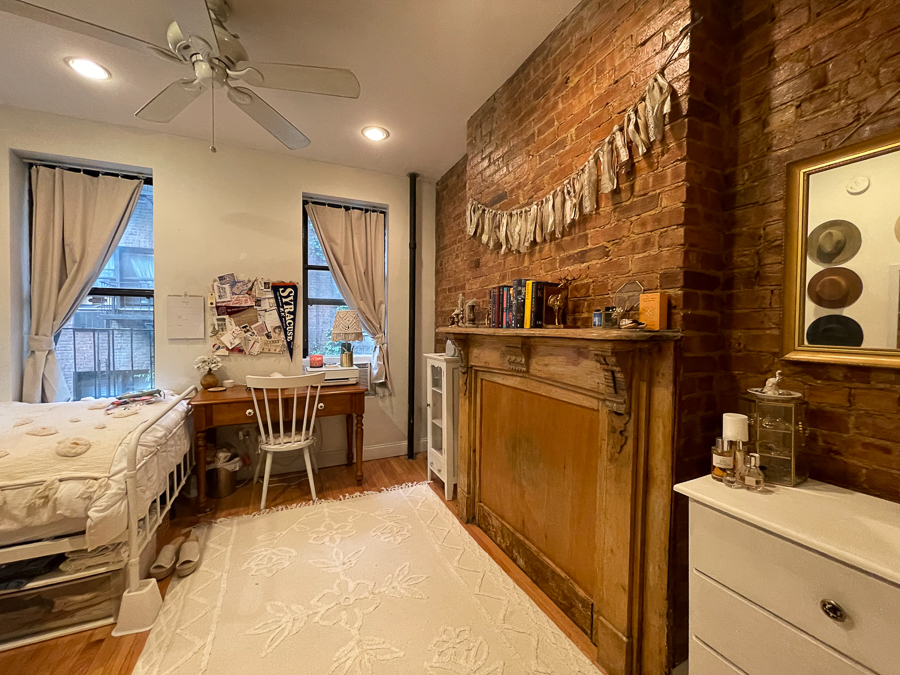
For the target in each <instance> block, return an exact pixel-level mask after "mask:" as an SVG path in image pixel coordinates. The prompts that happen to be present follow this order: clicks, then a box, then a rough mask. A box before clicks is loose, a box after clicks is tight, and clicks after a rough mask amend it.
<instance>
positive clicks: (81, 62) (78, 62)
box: [66, 57, 112, 80]
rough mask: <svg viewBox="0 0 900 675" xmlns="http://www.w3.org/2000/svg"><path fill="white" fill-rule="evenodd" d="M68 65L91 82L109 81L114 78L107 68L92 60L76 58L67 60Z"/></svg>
mask: <svg viewBox="0 0 900 675" xmlns="http://www.w3.org/2000/svg"><path fill="white" fill-rule="evenodd" d="M66 63H67V64H68V65H69V68H71V69H72V70H74V71H75V72H76V73H78V74H79V75H81V76H82V77H86V78H88V79H89V80H108V79H109V78H110V77H112V75H111V74H110V72H109V71H108V70H107V69H106V68H104V67H103V66H101V65H100V64H99V63H97V62H95V61H91V60H90V59H85V58H81V57H75V58H70V59H66Z"/></svg>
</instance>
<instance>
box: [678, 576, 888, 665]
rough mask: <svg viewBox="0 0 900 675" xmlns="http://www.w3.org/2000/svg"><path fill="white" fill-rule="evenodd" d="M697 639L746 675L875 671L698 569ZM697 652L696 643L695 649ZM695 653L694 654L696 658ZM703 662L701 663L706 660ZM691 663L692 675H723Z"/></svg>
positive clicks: (694, 596) (694, 597)
mask: <svg viewBox="0 0 900 675" xmlns="http://www.w3.org/2000/svg"><path fill="white" fill-rule="evenodd" d="M690 603H691V626H690V630H691V633H692V635H693V636H695V637H696V638H698V639H699V640H701V641H702V642H703V643H705V644H706V645H708V646H709V647H710V648H711V649H713V650H715V652H717V653H718V654H720V655H721V656H722V657H724V659H726V660H727V661H729V662H730V663H732V664H734V665H735V666H737V668H739V669H740V670H739V671H738V672H741V671H743V672H744V673H747V675H826V674H827V675H863V674H865V675H872V671H871V670H869V669H867V668H864V667H862V666H860V665H859V664H857V663H854V662H853V661H851V660H850V659H848V658H846V657H845V656H843V655H842V654H839V653H838V652H836V651H835V650H833V649H831V648H830V647H828V646H826V645H824V644H822V643H821V642H819V641H818V640H815V639H813V638H811V637H809V636H808V635H806V634H804V633H802V632H800V631H798V630H797V629H796V628H794V627H793V626H791V625H790V624H788V623H787V622H785V621H782V620H781V619H779V618H777V617H776V616H774V615H772V614H770V613H769V612H766V611H765V610H764V609H762V608H761V607H758V606H756V605H754V604H752V603H750V602H748V601H747V600H745V599H744V598H742V597H740V596H739V595H737V594H736V593H734V592H733V591H730V590H728V589H727V588H725V587H724V586H722V585H721V584H719V583H717V582H715V581H713V580H712V579H710V578H709V577H706V576H704V575H703V574H702V573H700V572H698V571H697V570H696V569H695V570H692V571H691V578H690ZM692 649H693V645H692ZM693 654H694V652H693V651H692V652H691V658H692V659H693ZM701 661H702V659H701ZM713 663H714V666H713V667H712V669H711V670H709V671H706V670H702V669H700V668H699V667H697V668H695V666H694V663H693V661H692V662H691V663H690V664H689V666H690V667H689V670H690V675H713V674H715V675H718V673H720V672H725V673H728V672H729V671H728V670H724V671H723V670H722V669H721V668H720V664H718V663H715V662H713Z"/></svg>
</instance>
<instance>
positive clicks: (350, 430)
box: [346, 415, 353, 466]
mask: <svg viewBox="0 0 900 675" xmlns="http://www.w3.org/2000/svg"><path fill="white" fill-rule="evenodd" d="M346 417H347V466H350V465H352V464H353V415H347V416H346Z"/></svg>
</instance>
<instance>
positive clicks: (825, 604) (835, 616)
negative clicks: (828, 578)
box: [819, 600, 847, 623]
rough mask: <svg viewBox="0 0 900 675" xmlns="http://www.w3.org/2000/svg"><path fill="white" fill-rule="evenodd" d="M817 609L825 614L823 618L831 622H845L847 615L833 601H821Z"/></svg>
mask: <svg viewBox="0 0 900 675" xmlns="http://www.w3.org/2000/svg"><path fill="white" fill-rule="evenodd" d="M819 607H821V608H822V611H823V612H825V616H827V617H828V618H829V619H831V620H832V621H837V622H838V623H843V622H844V621H846V620H847V614H846V612H844V608H843V607H841V606H840V605H839V604H837V603H836V602H834V601H833V600H822V602H820V603H819Z"/></svg>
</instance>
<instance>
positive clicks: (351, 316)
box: [331, 309, 363, 342]
mask: <svg viewBox="0 0 900 675" xmlns="http://www.w3.org/2000/svg"><path fill="white" fill-rule="evenodd" d="M362 339H363V333H362V324H361V323H360V320H359V314H357V313H356V312H354V311H353V310H352V309H339V310H338V312H337V314H335V315H334V325H333V326H332V327H331V341H332V342H358V341H359V340H362Z"/></svg>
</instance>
